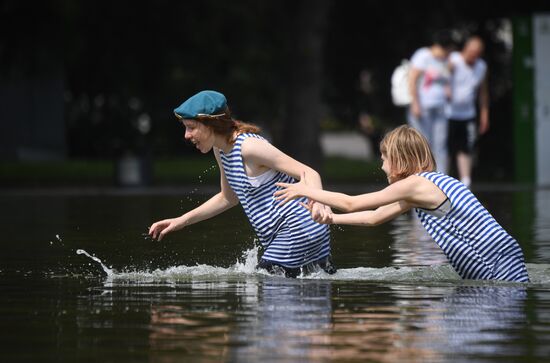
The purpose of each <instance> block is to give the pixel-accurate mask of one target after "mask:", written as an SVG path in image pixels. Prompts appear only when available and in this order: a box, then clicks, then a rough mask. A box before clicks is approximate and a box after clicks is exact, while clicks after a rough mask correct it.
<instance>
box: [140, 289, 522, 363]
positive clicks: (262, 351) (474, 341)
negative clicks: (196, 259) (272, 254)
mask: <svg viewBox="0 0 550 363" xmlns="http://www.w3.org/2000/svg"><path fill="white" fill-rule="evenodd" d="M179 289H180V288H179V287H178V288H177V290H179ZM182 289H183V290H186V292H185V293H183V292H180V294H182V293H183V295H184V296H185V298H183V296H180V299H179V301H180V302H179V303H177V302H176V303H171V304H167V303H163V302H162V301H159V303H155V304H153V306H152V308H151V320H150V324H151V326H150V331H151V333H150V335H149V340H150V346H151V348H152V350H153V352H152V353H151V361H155V362H156V361H162V362H171V361H176V359H175V357H177V356H178V355H174V352H179V353H181V354H183V355H184V356H185V357H186V358H200V359H201V360H202V361H209V360H213V361H220V360H225V361H265V360H267V361H273V360H288V361H326V360H336V361H337V360H363V361H377V362H396V361H407V362H425V361H434V360H435V361H439V360H453V361H464V362H466V361H475V360H476V359H475V358H480V357H484V356H487V357H494V356H499V355H502V354H505V355H506V356H513V357H519V356H521V355H522V354H524V353H525V352H524V350H525V347H523V346H518V345H508V343H509V342H510V341H515V340H517V339H521V329H522V327H523V326H524V324H525V322H526V314H525V312H524V310H525V308H524V304H525V299H526V290H525V288H524V287H517V286H438V287H433V286H432V287H428V286H424V287H419V286H413V285H390V286H387V287H385V288H382V287H381V286H378V285H372V284H369V283H365V282H354V283H350V282H335V281H332V282H331V281H326V280H289V279H283V278H265V279H260V280H257V279H249V280H247V281H246V282H244V283H243V282H239V283H227V282H215V283H213V282H193V283H192V284H191V286H185V285H184V286H182ZM234 293H235V294H236V295H237V298H236V299H235V300H233V299H231V298H230V297H231V296H232V294H234ZM368 296H371V298H368ZM170 300H171V299H170Z"/></svg>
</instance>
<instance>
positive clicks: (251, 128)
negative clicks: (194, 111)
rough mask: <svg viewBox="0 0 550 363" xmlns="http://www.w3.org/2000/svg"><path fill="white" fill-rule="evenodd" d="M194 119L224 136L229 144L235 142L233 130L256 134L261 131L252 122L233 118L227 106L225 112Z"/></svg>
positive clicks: (239, 132)
mask: <svg viewBox="0 0 550 363" xmlns="http://www.w3.org/2000/svg"><path fill="white" fill-rule="evenodd" d="M195 120H197V121H199V122H201V123H202V124H203V125H205V126H206V127H208V128H209V129H210V130H212V132H214V133H215V134H218V135H222V136H225V137H226V140H227V142H229V143H231V144H232V143H234V142H235V140H234V139H233V135H234V134H235V132H237V134H243V133H247V132H250V133H253V134H258V133H260V131H261V129H260V127H258V126H256V125H254V124H249V123H246V122H242V121H239V120H235V119H233V118H232V117H231V111H229V108H226V109H225V112H224V113H222V114H219V115H214V116H210V115H200V116H198V117H196V118H195Z"/></svg>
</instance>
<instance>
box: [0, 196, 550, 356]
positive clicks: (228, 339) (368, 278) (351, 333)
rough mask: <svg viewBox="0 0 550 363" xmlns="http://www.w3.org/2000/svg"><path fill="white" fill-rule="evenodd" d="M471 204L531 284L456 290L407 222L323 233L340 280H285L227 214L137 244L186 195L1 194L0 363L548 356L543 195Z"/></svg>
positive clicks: (546, 200) (237, 215)
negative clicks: (517, 257) (510, 243)
mask: <svg viewBox="0 0 550 363" xmlns="http://www.w3.org/2000/svg"><path fill="white" fill-rule="evenodd" d="M477 194H478V196H479V198H480V200H481V201H482V202H483V203H484V204H485V205H486V206H488V208H489V210H491V212H492V213H493V215H494V216H495V217H496V218H497V220H498V221H499V222H500V223H501V224H502V225H503V226H504V227H505V228H506V229H507V230H508V231H509V232H510V233H511V234H512V235H514V236H515V237H516V238H517V239H518V240H519V241H520V243H521V245H522V247H523V249H524V251H525V255H526V259H527V262H528V269H529V274H530V277H531V280H532V283H530V284H510V283H495V282H472V281H462V280H460V279H459V278H458V276H457V275H456V274H455V273H454V272H453V270H452V269H451V268H450V267H449V266H448V265H447V264H446V262H445V257H444V256H443V255H442V254H441V252H440V251H439V250H438V248H437V246H436V245H435V244H434V243H433V242H432V241H431V240H430V239H429V238H428V237H427V236H426V234H425V233H424V232H423V230H422V228H421V226H420V225H419V224H418V223H417V222H415V219H414V218H412V216H411V215H404V216H402V217H400V218H399V219H397V220H395V221H393V222H391V223H388V224H386V225H383V226H379V227H375V228H368V229H367V228H359V227H344V228H339V227H333V237H334V238H333V239H334V242H333V259H334V262H335V263H336V265H337V266H338V267H339V271H338V272H337V273H336V274H335V275H331V276H329V275H326V274H325V273H323V272H319V273H316V274H313V275H310V276H303V277H300V278H298V279H287V278H284V277H280V276H270V275H267V274H265V273H261V272H258V271H255V270H254V266H255V263H256V260H257V256H258V254H261V250H260V251H259V249H258V248H257V247H256V246H255V241H254V237H253V234H252V231H251V229H250V227H249V225H248V223H247V221H246V219H245V217H244V216H243V213H242V211H240V209H239V208H235V209H234V210H232V211H229V212H227V213H226V214H224V215H222V216H219V217H216V218H215V219H213V220H211V221H207V222H203V223H202V224H198V225H196V226H192V227H190V228H188V229H187V230H185V231H181V232H179V233H177V234H174V235H172V236H169V237H168V238H167V239H166V240H164V241H162V242H155V241H151V240H150V239H149V238H147V236H146V235H144V233H145V232H146V230H147V226H149V225H150V223H151V222H152V221H155V220H157V219H159V218H163V217H170V216H174V215H176V214H177V213H180V212H183V211H185V210H187V209H189V208H191V207H192V206H193V205H195V204H196V203H197V202H198V200H199V199H200V197H197V196H196V195H194V196H193V198H194V199H196V200H189V196H188V195H185V194H182V195H146V196H137V195H126V196H125V195H88V196H78V195H63V194H57V195H50V196H47V195H42V196H40V195H36V194H34V195H24V194H19V195H17V196H14V195H12V196H10V195H8V194H3V195H2V196H0V203H1V205H2V206H3V211H2V228H3V230H4V238H3V246H2V254H1V257H0V259H1V265H0V287H1V291H2V294H1V300H0V317H1V321H2V327H3V329H1V330H0V342H2V343H1V344H2V357H3V358H2V360H3V361H6V362H17V361H32V362H35V361H41V362H43V361H84V362H85V361H102V362H103V361H104V362H140V361H147V362H191V361H198V362H220V361H230V362H233V361H234V362H258V361H263V362H308V361H311V362H327V361H369V362H395V361H404V362H491V361H495V362H496V361H498V362H506V361H508V362H543V361H548V360H549V358H548V357H550V213H549V211H548V206H549V205H550V190H536V191H532V190H527V191H525V190H524V191H500V192H488V191H485V192H480V193H477ZM102 264H103V266H102Z"/></svg>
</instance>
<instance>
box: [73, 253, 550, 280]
mask: <svg viewBox="0 0 550 363" xmlns="http://www.w3.org/2000/svg"><path fill="white" fill-rule="evenodd" d="M258 252H259V247H257V246H256V247H253V248H250V249H248V250H246V251H244V252H243V253H242V256H241V258H239V259H237V261H236V262H235V264H233V265H231V266H229V267H219V266H211V265H206V264H197V265H195V266H186V265H180V266H172V267H169V268H166V269H156V270H152V271H147V270H146V271H139V270H137V271H122V272H117V271H115V270H113V269H109V268H108V267H107V266H105V265H104V264H103V262H102V261H101V260H100V259H99V258H97V257H95V256H91V255H90V254H88V253H87V252H86V251H84V250H82V249H79V250H77V251H76V253H77V254H79V255H80V254H83V255H85V256H87V257H89V258H91V259H92V260H94V261H95V262H97V263H99V264H100V265H101V268H102V269H103V271H105V273H106V274H107V278H108V280H109V281H110V282H116V281H131V282H134V283H139V284H143V283H156V282H161V283H166V282H167V283H176V282H180V281H189V280H195V279H211V278H223V279H231V278H239V279H242V278H243V277H246V276H249V277H262V276H271V275H269V274H268V273H267V272H266V271H264V270H256V265H257V262H258ZM527 269H528V272H529V276H530V278H531V284H535V285H548V284H550V264H527ZM279 278H280V277H279ZM298 279H300V280H333V281H373V282H404V283H416V282H421V283H451V284H462V283H465V281H464V280H462V279H461V278H460V276H458V274H457V273H456V272H455V271H454V270H453V268H452V267H451V266H450V265H449V264H444V265H435V266H415V267H412V266H411V267H382V268H374V267H356V268H345V269H339V270H338V272H336V273H335V274H333V275H329V274H327V273H325V272H324V271H319V272H316V273H313V274H310V275H307V276H300V277H298ZM466 283H468V284H476V285H477V284H480V285H487V284H489V285H494V284H498V285H500V284H510V283H509V282H500V281H467V282H466Z"/></svg>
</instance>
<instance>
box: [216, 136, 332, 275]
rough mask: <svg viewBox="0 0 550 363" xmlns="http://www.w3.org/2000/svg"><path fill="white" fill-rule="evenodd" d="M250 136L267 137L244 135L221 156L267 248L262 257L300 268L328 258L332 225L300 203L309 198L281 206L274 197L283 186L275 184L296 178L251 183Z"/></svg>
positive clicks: (282, 176)
mask: <svg viewBox="0 0 550 363" xmlns="http://www.w3.org/2000/svg"><path fill="white" fill-rule="evenodd" d="M248 137H255V138H258V139H262V140H265V139H264V138H263V137H261V136H259V135H257V134H251V133H244V134H240V135H238V136H237V138H236V140H235V144H234V145H233V149H232V150H231V151H230V152H229V153H227V154H226V153H224V152H223V151H222V150H220V157H221V161H222V166H223V170H224V172H225V176H226V178H227V181H228V182H229V185H230V186H231V188H232V189H233V190H234V191H235V194H237V197H238V198H239V201H240V203H241V205H242V207H243V209H244V211H245V213H246V215H247V217H248V219H249V220H250V223H251V224H252V227H253V228H254V230H255V232H256V234H257V236H258V238H259V240H260V242H261V243H262V245H263V246H264V247H265V252H264V255H263V256H262V258H263V259H265V260H269V261H273V262H275V263H277V264H280V265H282V266H284V267H289V268H296V267H301V266H304V265H307V264H308V263H311V262H314V261H317V260H320V259H322V258H325V257H327V256H328V255H329V254H330V230H329V227H328V226H327V225H323V224H319V223H316V222H315V221H313V219H311V215H310V213H309V212H308V211H307V210H306V209H305V208H303V207H302V206H300V205H299V204H298V203H299V202H304V203H305V202H306V201H307V200H306V199H305V198H300V199H295V200H293V201H290V202H288V203H287V204H285V205H280V204H279V202H278V201H277V200H275V198H274V196H273V193H274V192H275V191H276V190H278V189H279V188H278V187H277V186H276V185H275V183H278V182H282V183H294V182H295V181H296V180H295V179H294V178H292V177H290V176H288V175H286V174H284V173H281V172H276V173H273V176H272V178H271V179H270V180H268V181H267V182H265V183H263V184H262V185H259V186H257V187H255V186H253V185H252V184H251V183H250V181H249V179H248V176H247V175H246V171H245V166H244V163H243V158H242V154H241V145H242V143H243V141H244V140H245V139H246V138H248Z"/></svg>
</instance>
